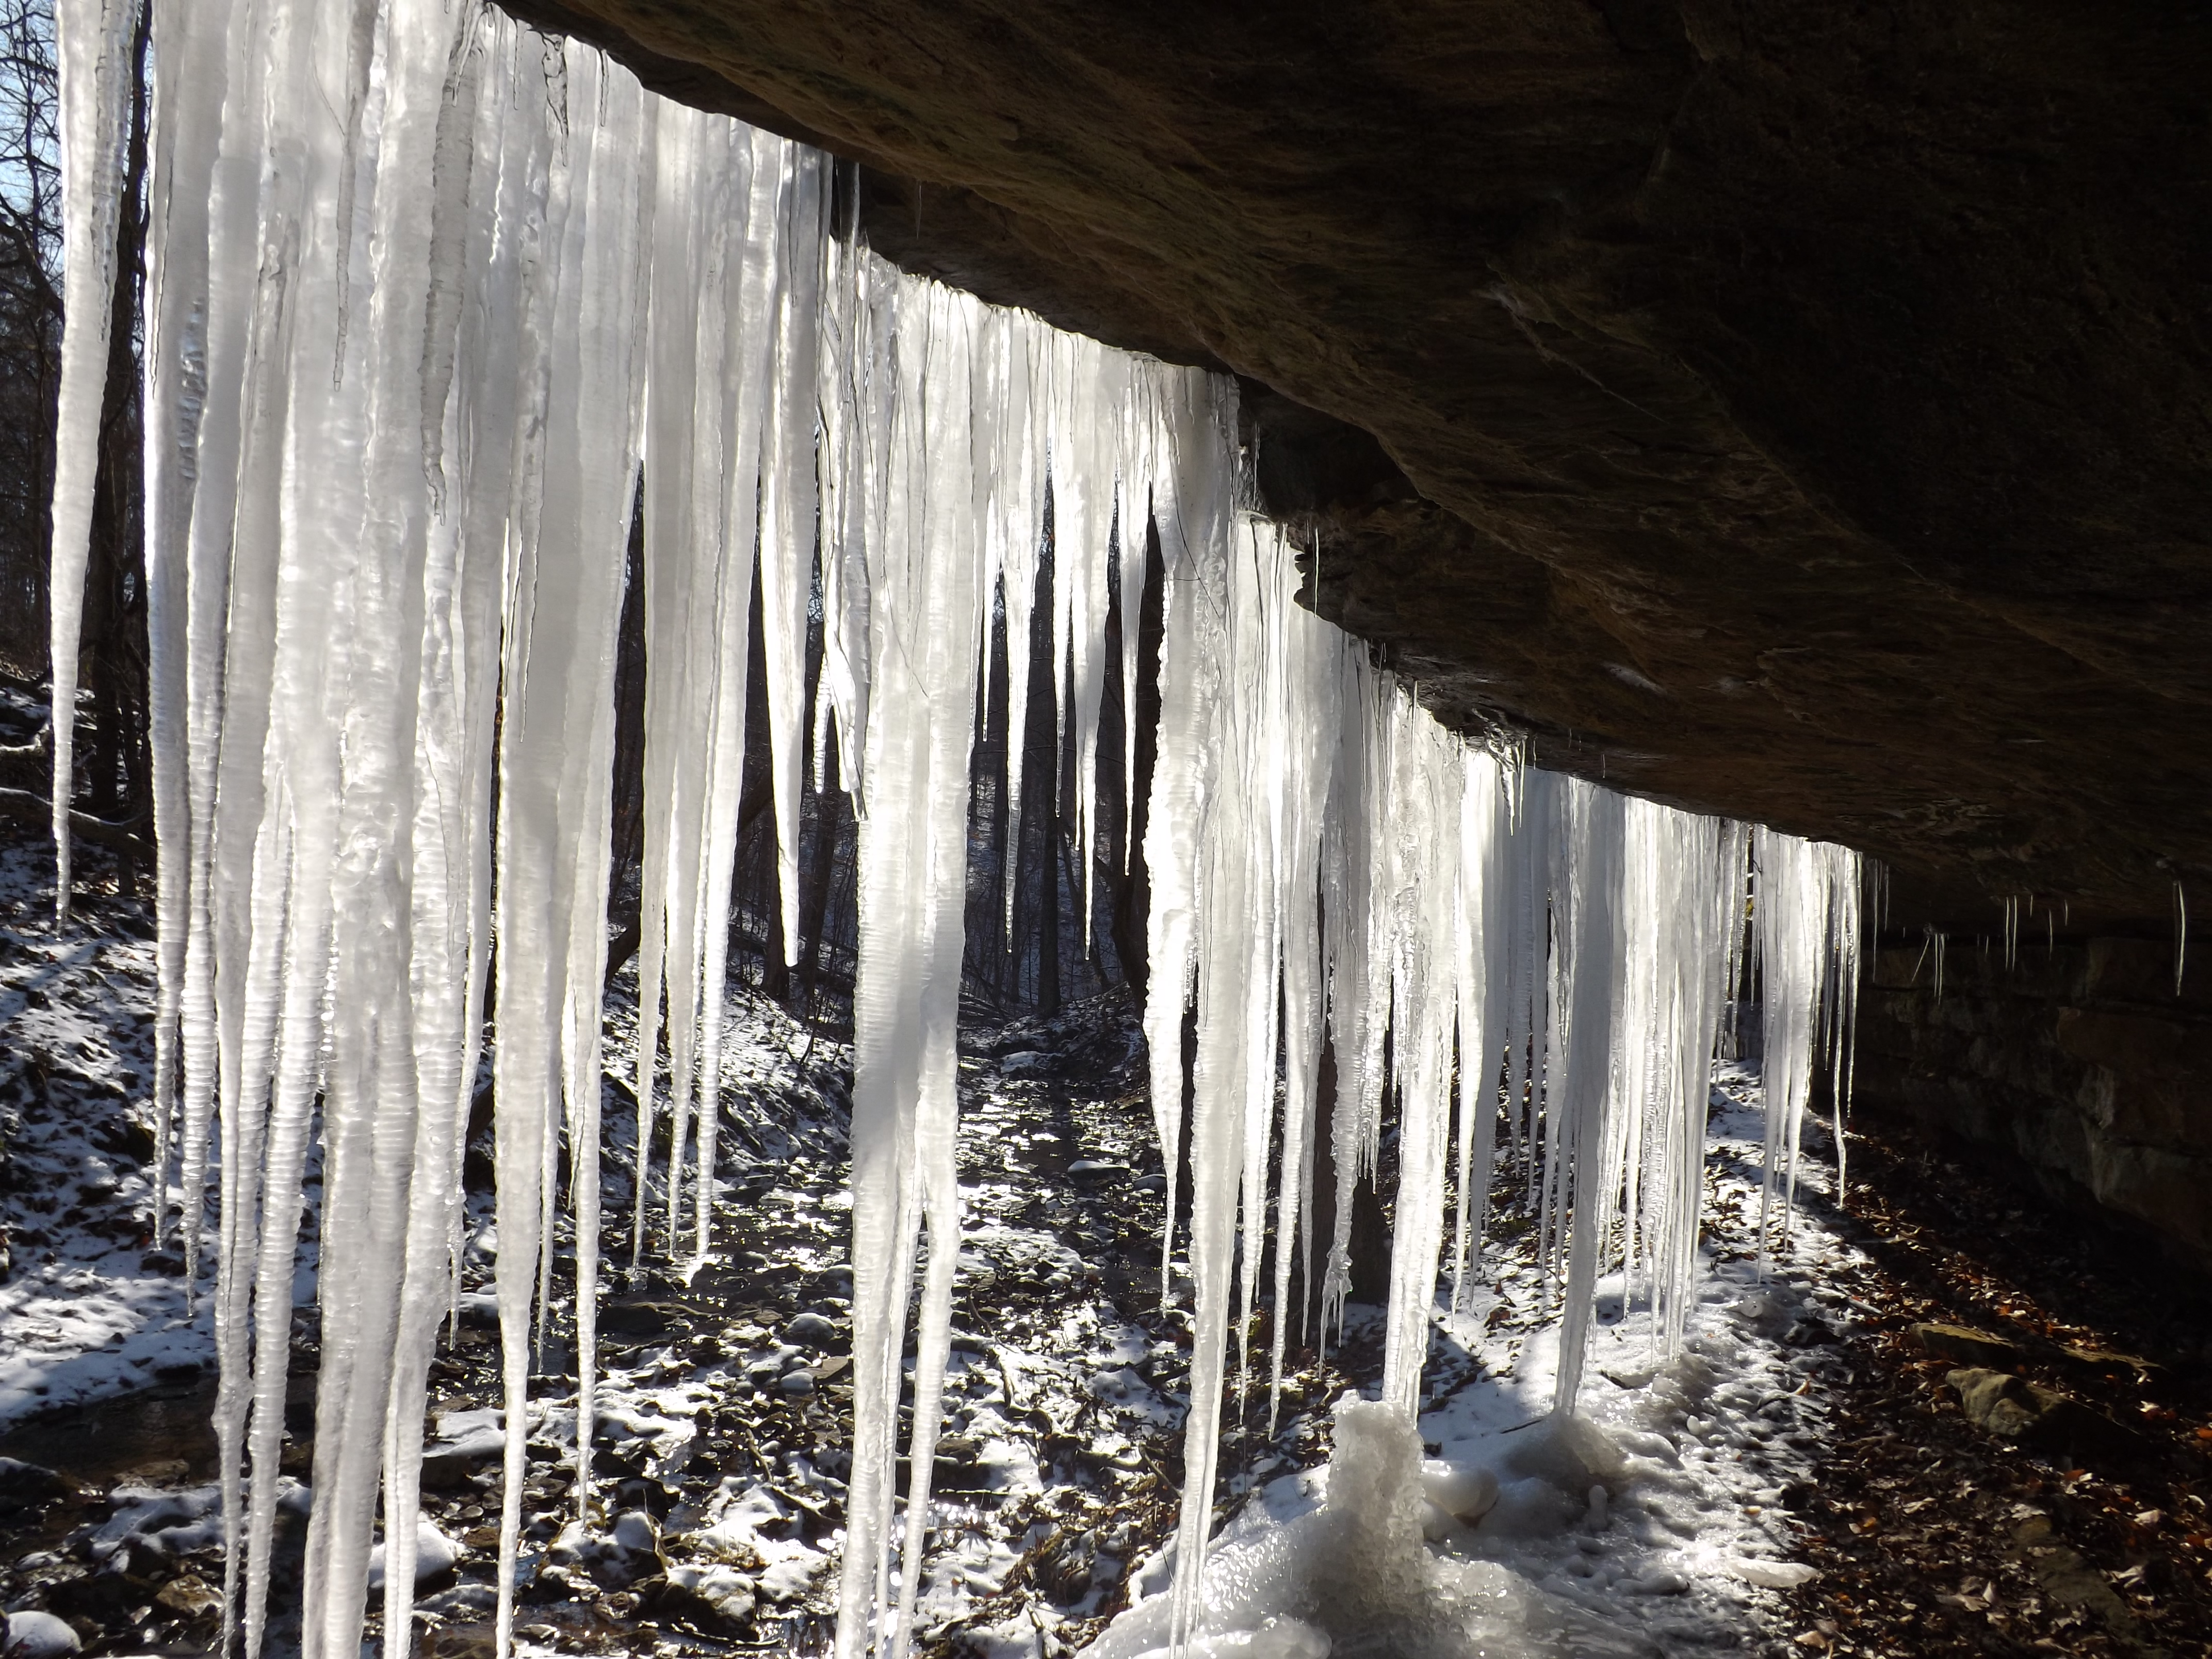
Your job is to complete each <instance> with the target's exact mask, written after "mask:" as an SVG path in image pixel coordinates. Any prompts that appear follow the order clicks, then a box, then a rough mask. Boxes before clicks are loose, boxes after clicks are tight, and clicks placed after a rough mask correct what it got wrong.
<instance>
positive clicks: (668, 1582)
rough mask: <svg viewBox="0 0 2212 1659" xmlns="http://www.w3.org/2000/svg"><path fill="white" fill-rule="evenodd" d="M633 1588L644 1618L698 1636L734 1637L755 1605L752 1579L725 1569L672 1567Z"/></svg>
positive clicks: (714, 1567)
mask: <svg viewBox="0 0 2212 1659" xmlns="http://www.w3.org/2000/svg"><path fill="white" fill-rule="evenodd" d="M635 1591H636V1595H637V1610H638V1612H639V1613H641V1614H643V1615H644V1616H645V1617H646V1618H647V1619H648V1620H651V1621H653V1623H655V1624H671V1625H675V1626H678V1627H680V1628H682V1629H685V1630H689V1631H691V1632H695V1633H696V1634H698V1635H701V1636H732V1635H735V1634H738V1632H740V1631H741V1630H742V1629H743V1628H744V1625H745V1623H746V1621H747V1620H750V1618H751V1617H752V1612H753V1607H754V1604H755V1596H754V1583H753V1581H752V1579H750V1577H746V1576H745V1575H744V1574H743V1573H739V1572H736V1571H732V1570H731V1569H730V1568H728V1567H725V1566H713V1565H708V1566H697V1565H683V1566H674V1567H671V1568H669V1570H668V1571H667V1572H666V1574H665V1575H664V1576H662V1577H654V1578H644V1579H641V1580H639V1581H638V1583H637V1584H636V1585H635Z"/></svg>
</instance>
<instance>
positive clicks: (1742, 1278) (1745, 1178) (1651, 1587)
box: [1006, 1069, 1858, 1659]
mask: <svg viewBox="0 0 2212 1659" xmlns="http://www.w3.org/2000/svg"><path fill="white" fill-rule="evenodd" d="M1757 1089H1758V1085H1757V1082H1756V1080H1755V1079H1753V1077H1751V1076H1749V1075H1748V1074H1747V1073H1744V1072H1742V1071H1741V1070H1735V1069H1731V1070H1730V1071H1729V1072H1727V1073H1724V1074H1723V1077H1722V1078H1721V1079H1720V1080H1719V1083H1718V1085H1717V1087H1716V1090H1715V1093H1714V1104H1715V1107H1716V1110H1715V1112H1714V1114H1713V1117H1712V1122H1711V1146H1712V1157H1711V1162H1710V1164H1709V1166H1708V1187H1709V1194H1708V1196H1709V1205H1710V1207H1711V1213H1712V1215H1713V1218H1714V1222H1713V1225H1712V1226H1711V1228H1710V1229H1709V1231H1708V1237H1707V1242H1706V1245H1705V1251H1704V1257H1703V1262H1702V1282H1701V1284H1700V1286H1699V1302H1698V1305H1697V1308H1696V1310H1695V1311H1694V1313H1693V1314H1692V1317H1691V1321H1690V1327H1689V1333H1688V1337H1687V1340H1686V1345H1685V1350H1684V1352H1683V1353H1682V1354H1681V1356H1680V1358H1678V1359H1676V1360H1675V1361H1674V1362H1673V1363H1671V1364H1655V1363H1654V1361H1655V1358H1656V1356H1655V1354H1654V1352H1653V1349H1652V1346H1651V1318H1650V1306H1649V1304H1648V1301H1647V1300H1646V1299H1645V1297H1644V1286H1643V1285H1641V1283H1640V1281H1639V1282H1638V1284H1636V1285H1631V1286H1627V1287H1624V1285H1623V1284H1622V1281H1621V1279H1620V1276H1619V1275H1618V1274H1615V1275H1613V1277H1612V1278H1611V1279H1607V1280H1604V1281H1601V1285H1600V1287H1599V1304H1598V1307H1599V1312H1598V1322H1597V1327H1596V1329H1595V1332H1594V1334H1593V1335H1594V1340H1593V1343H1592V1348H1591V1356H1590V1359H1591V1363H1590V1369H1589V1374H1588V1380H1587V1381H1586V1382H1585V1383H1584V1386H1583V1395H1582V1401H1581V1405H1582V1415H1581V1416H1580V1417H1579V1418H1578V1419H1575V1420H1572V1421H1563V1420H1560V1419H1555V1418H1553V1417H1551V1416H1550V1414H1549V1412H1550V1406H1551V1401H1552V1392H1553V1378H1554V1376H1555V1367H1556V1364H1557V1360H1558V1344H1557V1334H1556V1330H1555V1329H1554V1328H1553V1327H1552V1326H1551V1324H1550V1322H1549V1316H1548V1312H1547V1291H1546V1287H1545V1286H1544V1285H1543V1284H1542V1282H1541V1278H1540V1276H1539V1274H1538V1273H1536V1271H1535V1269H1534V1263H1533V1262H1532V1261H1531V1260H1530V1259H1529V1258H1530V1254H1531V1252H1530V1248H1529V1247H1530V1245H1531V1243H1533V1241H1532V1240H1531V1239H1530V1238H1529V1237H1528V1236H1527V1234H1526V1232H1525V1231H1524V1232H1523V1234H1522V1237H1520V1238H1518V1239H1516V1240H1512V1241H1510V1243H1505V1244H1504V1249H1503V1251H1502V1252H1500V1253H1499V1254H1498V1255H1496V1256H1494V1257H1493V1260H1494V1261H1501V1263H1502V1265H1500V1266H1499V1267H1498V1269H1497V1271H1496V1272H1495V1273H1494V1275H1493V1276H1492V1279H1491V1282H1488V1283H1486V1284H1485V1285H1483V1286H1481V1287H1480V1290H1479V1291H1476V1292H1474V1293H1473V1294H1471V1296H1470V1305H1469V1307H1468V1310H1467V1311H1466V1313H1464V1314H1463V1315H1462V1316H1456V1317H1449V1318H1445V1317H1440V1319H1439V1322H1438V1323H1439V1328H1438V1333H1437V1342H1436V1346H1435V1349H1434V1350H1433V1351H1432V1361H1431V1373H1432V1376H1433V1378H1434V1381H1433V1383H1432V1384H1431V1389H1430V1391H1429V1395H1428V1406H1427V1408H1426V1409H1425V1411H1424V1412H1423V1413H1422V1415H1421V1419H1420V1429H1419V1442H1418V1443H1417V1442H1416V1438H1415V1437H1414V1436H1413V1434H1412V1433H1411V1432H1409V1431H1406V1430H1404V1429H1403V1428H1402V1426H1401V1425H1394V1424H1392V1423H1390V1422H1389V1419H1387V1417H1385V1416H1384V1415H1383V1413H1380V1411H1379V1410H1378V1409H1377V1408H1376V1407H1364V1406H1362V1405H1360V1404H1358V1402H1357V1401H1353V1400H1352V1399H1351V1398H1350V1397H1349V1396H1347V1397H1346V1399H1345V1400H1343V1401H1340V1402H1339V1405H1338V1407H1337V1411H1336V1424H1337V1431H1338V1432H1337V1437H1336V1448H1337V1453H1336V1459H1335V1461H1334V1463H1333V1464H1331V1465H1330V1466H1328V1467H1324V1468H1307V1469H1304V1470H1300V1471H1297V1472H1294V1473H1291V1474H1284V1475H1281V1476H1279V1477H1277V1478H1276V1479H1274V1480H1272V1481H1271V1482H1270V1483H1269V1484H1268V1485H1267V1486H1265V1487H1264V1488H1263V1489H1262V1490H1261V1492H1259V1493H1257V1494H1256V1495H1255V1498H1254V1499H1253V1500H1252V1501H1251V1502H1250V1503H1249V1504H1247V1505H1246V1506H1245V1507H1244V1509H1243V1512H1242V1513H1241V1514H1239V1515H1238V1516H1236V1518H1234V1519H1233V1520H1232V1521H1231V1522H1230V1524H1229V1526H1228V1527H1227V1528H1225V1530H1224V1532H1223V1533H1222V1534H1220V1536H1219V1538H1218V1541H1217V1544H1216V1547H1215V1549H1214V1552H1213V1554H1212V1558H1211V1559H1210V1560H1209V1563H1208V1571H1207V1593H1206V1613H1205V1615H1204V1617H1203V1619H1202V1621H1201V1625H1200V1629H1201V1631H1202V1632H1203V1633H1204V1634H1206V1636H1207V1637H1209V1638H1211V1639H1210V1640H1209V1641H1208V1642H1207V1643H1206V1651H1207V1652H1208V1653H1209V1654H1210V1655H1211V1656H1212V1659H1230V1656H1231V1655H1237V1656H1249V1659H1317V1656H1318V1655H1320V1654H1322V1653H1324V1652H1327V1651H1328V1650H1330V1644H1334V1651H1336V1652H1338V1653H1340V1654H1344V1653H1354V1652H1365V1651H1387V1652H1394V1653H1408V1654H1415V1653H1418V1654H1434V1655H1437V1656H1455V1655H1465V1656H1475V1655H1481V1656H1495V1659H1518V1656H1524V1655H1525V1656H1538V1655H1542V1656H1559V1659H1566V1656H1593V1659H1595V1656H1613V1655H1620V1656H1630V1655H1657V1654H1667V1655H1674V1654H1696V1653H1704V1652H1709V1651H1711V1650H1717V1649H1720V1650H1727V1649H1740V1648H1746V1647H1750V1648H1758V1647H1761V1646H1764V1645H1765V1638H1767V1636H1768V1635H1769V1634H1771V1632H1772V1631H1773V1630H1774V1628H1775V1626H1776V1625H1777V1622H1778V1620H1777V1616H1776V1615H1778V1613H1780V1611H1781V1608H1780V1603H1779V1601H1778V1596H1777V1592H1778V1591H1781V1590H1785V1589H1790V1588H1791V1587H1794V1586H1796V1585H1797V1584H1801V1583H1805V1582H1807V1581H1808V1580H1809V1579H1810V1578H1812V1577H1814V1569H1812V1568H1811V1567H1810V1566H1808V1565H1806V1564H1804V1563H1803V1562H1802V1561H1801V1560H1799V1559H1796V1556H1797V1554H1798V1539H1797V1535H1796V1531H1795V1529H1794V1528H1793V1524H1792V1522H1790V1519H1789V1516H1788V1514H1787V1512H1786V1510H1784V1507H1783V1504H1784V1492H1785V1490H1786V1489H1788V1488H1790V1486H1793V1485H1795V1484H1796V1483H1799V1482H1802V1480H1805V1479H1806V1478H1807V1476H1808V1474H1810V1473H1811V1471H1812V1468H1813V1466H1814V1462H1815V1458H1816V1455H1817V1453H1818V1451H1819V1449H1820V1446H1821V1443H1822V1429H1823V1425H1824V1424H1825V1421H1826V1416H1827V1413H1828V1409H1829V1408H1828V1405H1827V1401H1826V1384H1827V1383H1829V1382H1831V1381H1832V1380H1834V1379H1835V1378H1836V1377H1837V1376H1838V1374H1839V1372H1840V1370H1841V1364H1840V1361H1839V1359H1838V1357H1837V1355H1836V1352H1835V1350H1834V1348H1833V1346H1832V1345H1833V1344H1834V1343H1835V1341H1836V1340H1837V1339H1838V1333H1839V1331H1840V1329H1841V1328H1842V1327H1844V1326H1845V1325H1847V1324H1848V1323H1850V1322H1851V1319H1852V1310H1851V1309H1850V1306H1849V1305H1848V1302H1847V1298H1845V1297H1844V1296H1843V1295H1842V1294H1841V1293H1840V1292H1838V1291H1835V1290H1833V1289H1831V1288H1829V1287H1828V1285H1827V1283H1826V1279H1827V1278H1828V1276H1829V1275H1830V1274H1831V1273H1833V1272H1835V1271H1836V1270H1838V1268H1841V1267H1845V1266H1847V1265H1848V1264H1850V1263H1851V1262H1853V1261H1856V1260H1857V1259H1858V1258H1857V1250H1856V1249H1855V1247H1853V1246H1851V1245H1850V1244H1847V1243H1844V1242H1843V1241H1841V1240H1840V1239H1838V1238H1837V1237H1834V1236H1833V1235H1832V1234H1831V1233H1830V1232H1829V1231H1827V1230H1826V1229H1825V1228H1824V1227H1823V1226H1821V1225H1820V1224H1819V1223H1817V1222H1816V1221H1814V1220H1811V1219H1809V1218H1805V1217H1800V1218H1798V1219H1797V1221H1796V1224H1795V1225H1794V1226H1793V1228H1792V1231H1791V1236H1790V1239H1789V1241H1788V1242H1787V1243H1786V1244H1784V1245H1783V1246H1782V1247H1781V1248H1780V1249H1778V1250H1777V1251H1775V1252H1774V1253H1773V1254H1772V1255H1771V1258H1770V1260H1769V1261H1767V1262H1766V1263H1765V1266H1764V1267H1763V1268H1762V1267H1761V1265H1760V1264H1759V1262H1758V1261H1756V1260H1755V1259H1754V1258H1755V1253H1754V1252H1753V1249H1752V1248H1751V1247H1752V1244H1753V1238H1754V1234H1753V1231H1751V1229H1750V1227H1749V1226H1747V1223H1749V1222H1752V1221H1754V1220H1755V1218H1756V1215H1757V1212H1758V1205H1759V1197H1758V1193H1759V1188H1758V1174H1757V1164H1758V1156H1759V1145H1760V1140H1761V1138H1762V1134H1763V1130H1762V1123H1761V1118H1760V1115H1759V1110H1758V1109H1757V1107H1756V1105H1755V1102H1756V1099H1757ZM1830 1176H1832V1170H1829V1169H1827V1168H1826V1167H1825V1166H1814V1165H1811V1164H1809V1161H1808V1169H1807V1170H1806V1172H1805V1175H1804V1176H1803V1177H1802V1181H1803V1182H1804V1184H1806V1185H1807V1186H1808V1187H1810V1186H1814V1185H1824V1184H1825V1183H1826V1180H1827V1179H1828V1177H1830ZM1510 1225H1511V1217H1510V1213H1509V1216H1508V1218H1507V1221H1506V1224H1505V1227H1504V1228H1501V1229H1500V1231H1505V1230H1507V1229H1510ZM1516 1258H1517V1259H1516ZM1368 1392H1369V1395H1370V1397H1371V1396H1372V1395H1373V1392H1374V1390H1373V1389H1370V1390H1369V1391H1368ZM1169 1577H1170V1565H1169V1564H1168V1563H1166V1562H1164V1561H1163V1562H1161V1563H1158V1564H1157V1565H1155V1567H1154V1568H1153V1570H1152V1571H1151V1572H1150V1573H1148V1574H1147V1583H1146V1588H1147V1589H1155V1590H1164V1587H1165V1585H1166V1583H1167V1582H1168V1578H1169ZM1169 1629H1170V1626H1169V1604H1168V1598H1167V1597H1166V1596H1165V1595H1164V1594H1156V1595H1153V1596H1152V1598H1151V1599H1148V1600H1146V1601H1142V1602H1140V1603H1139V1605H1138V1606H1137V1607H1134V1608H1133V1610H1131V1611H1130V1612H1128V1613H1125V1614H1124V1615H1123V1616H1122V1617H1121V1619H1120V1620H1117V1621H1116V1622H1115V1625H1114V1626H1112V1627H1111V1628H1110V1629H1109V1631H1108V1632H1107V1633H1106V1635H1105V1636H1104V1638H1103V1639H1102V1640H1101V1641H1100V1642H1099V1643H1098V1644H1096V1645H1095V1646H1094V1647H1093V1648H1092V1650H1091V1651H1092V1653H1093V1654H1095V1655H1096V1656H1097V1659H1135V1656H1137V1655H1139V1654H1144V1653H1147V1652H1150V1651H1152V1650H1155V1649H1158V1648H1160V1647H1163V1646H1164V1645H1166V1644H1167V1642H1168V1638H1169ZM1006 1634H1007V1635H1009V1636H1012V1635H1013V1634H1014V1632H1006Z"/></svg>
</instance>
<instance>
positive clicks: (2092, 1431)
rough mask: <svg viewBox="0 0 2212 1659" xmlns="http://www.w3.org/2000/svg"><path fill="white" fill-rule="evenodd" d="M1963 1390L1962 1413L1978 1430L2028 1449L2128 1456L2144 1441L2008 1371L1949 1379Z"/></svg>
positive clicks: (1962, 1373)
mask: <svg viewBox="0 0 2212 1659" xmlns="http://www.w3.org/2000/svg"><path fill="white" fill-rule="evenodd" d="M1943 1380H1944V1381H1945V1382H1947V1383H1949V1384H1950V1385H1951V1386H1952V1387H1953V1388H1954V1389H1957V1390H1958V1394H1959V1406H1960V1410H1962V1411H1963V1412H1965V1413H1966V1420H1967V1421H1968V1422H1969V1423H1972V1425H1974V1426H1975V1427H1976V1428H1978V1429H1980V1430H1982V1431H1984V1432H1985V1433H1988V1434H1993V1435H1995V1436H1996V1437H1998V1438H1999V1439H2000V1440H2014V1441H2018V1442H2020V1443H2022V1444H2032V1445H2036V1446H2043V1447H2051V1448H2054V1449H2065V1450H2069V1451H2072V1452H2075V1453H2076V1454H2080V1453H2103V1454H2105V1455H2112V1456H2124V1455H2128V1454H2130V1453H2132V1452H2134V1451H2136V1450H2138V1449H2140V1448H2141V1445H2142V1441H2141V1439H2140V1437H2138V1436H2136V1434H2134V1433H2133V1432H2132V1431H2130V1430H2128V1429H2127V1428H2125V1427H2124V1426H2123V1425H2120V1424H2118V1423H2116V1422H2114V1421H2113V1420H2112V1419H2111V1418H2109V1417H2106V1415H2105V1414H2104V1413H2101V1412H2097V1411H2092V1410H2091V1409H2090V1408H2089V1407H2087V1406H2085V1405H2083V1404H2082V1403H2081V1401H2078V1400H2075V1399H2073V1398H2071V1397H2070V1396H2069V1395H2063V1394H2061V1393H2060V1392H2059V1391H2058V1390H2057V1389H2046V1388H2045V1387H2044V1386H2043V1385H2042V1384H2041V1383H2030V1382H2028V1381H2027V1379H2025V1378H2024V1377H2018V1376H2011V1375H2009V1374H2008V1373H2006V1372H2004V1371H1991V1370H1973V1369H1966V1370H1955V1371H1952V1372H1950V1373H1949V1374H1948V1375H1947V1376H1945V1377H1944V1379H1943Z"/></svg>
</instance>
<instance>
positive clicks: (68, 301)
mask: <svg viewBox="0 0 2212 1659" xmlns="http://www.w3.org/2000/svg"><path fill="white" fill-rule="evenodd" d="M138 9H139V0H59V3H58V5H57V6H56V7H55V9H54V45H55V55H56V57H57V58H58V59H59V60H60V61H59V68H60V82H61V121H60V127H61V173H62V262H63V266H62V348H61V390H60V392H59V394H58V397H57V398H56V401H55V409H54V491H53V513H52V520H53V556H52V569H51V573H50V574H49V576H48V580H47V614H48V625H49V628H50V630H51V631H50V634H49V636H48V637H49V647H48V660H49V662H50V664H51V666H52V690H53V698H52V708H51V711H50V719H49V720H48V729H49V731H50V732H52V738H53V760H54V776H53V831H54V915H55V917H56V919H57V920H58V921H68V920H69V914H70V799H71V797H72V795H73V794H74V793H75V790H76V688H77V644H78V636H79V635H80V633H81V632H82V628H83V623H84V580H85V569H86V566H87V563H88V561H89V559H90V557H91V553H92V492H93V486H94V484H95V483H97V482H98V477H99V472H100V407H101V402H102V398H103V397H104V395H105V393H106V389H107V336H108V322H109V318H110V316H111V314H112V301H113V295H114V291H115V236H116V228H117V226H118V223H119V222H120V220H121V217H122V210H123V151H124V146H125V143H127V142H128V141H129V137H130V125H131V88H132V87H133V86H134V85H135V84H136V81H137V67H136V65H135V64H133V62H132V61H131V37H132V35H133V33H135V32H136V30H137V23H138Z"/></svg>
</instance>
